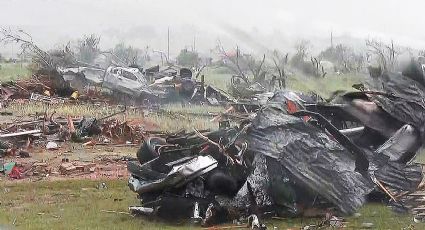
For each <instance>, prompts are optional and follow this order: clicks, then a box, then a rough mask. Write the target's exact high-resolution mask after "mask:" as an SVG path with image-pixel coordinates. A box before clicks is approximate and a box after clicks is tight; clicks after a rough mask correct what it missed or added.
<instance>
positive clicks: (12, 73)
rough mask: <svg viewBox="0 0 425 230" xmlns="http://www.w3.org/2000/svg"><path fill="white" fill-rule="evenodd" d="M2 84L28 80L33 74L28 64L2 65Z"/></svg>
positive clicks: (0, 71)
mask: <svg viewBox="0 0 425 230" xmlns="http://www.w3.org/2000/svg"><path fill="white" fill-rule="evenodd" d="M0 66H1V67H0V82H5V81H13V80H17V79H23V78H28V77H29V76H30V75H31V72H30V71H29V69H28V68H27V65H26V64H14V63H0Z"/></svg>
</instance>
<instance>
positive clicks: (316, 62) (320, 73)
mask: <svg viewBox="0 0 425 230" xmlns="http://www.w3.org/2000/svg"><path fill="white" fill-rule="evenodd" d="M310 61H311V64H312V65H313V75H314V76H316V77H325V76H326V74H327V73H326V72H325V68H324V67H323V65H322V64H320V61H321V60H320V58H319V57H311V58H310Z"/></svg>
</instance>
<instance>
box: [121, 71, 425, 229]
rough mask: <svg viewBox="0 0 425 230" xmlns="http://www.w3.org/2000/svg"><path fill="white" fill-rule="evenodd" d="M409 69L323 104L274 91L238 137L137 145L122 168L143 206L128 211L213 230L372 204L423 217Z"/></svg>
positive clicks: (197, 134)
mask: <svg viewBox="0 0 425 230" xmlns="http://www.w3.org/2000/svg"><path fill="white" fill-rule="evenodd" d="M416 67H417V66H413V67H412V68H413V70H415V71H405V72H403V73H382V74H381V75H380V76H379V78H376V79H372V82H371V83H370V84H367V85H362V86H361V88H360V89H361V90H360V91H357V92H349V93H344V94H340V95H339V96H336V97H335V98H333V100H330V101H325V100H323V101H319V102H317V101H318V99H317V98H314V97H311V98H310V100H305V99H308V98H307V97H306V96H305V95H304V96H303V95H300V94H298V93H295V92H291V91H278V92H276V93H274V94H273V96H271V97H270V98H269V99H268V100H267V101H266V102H265V103H264V104H261V106H260V107H259V109H258V110H257V111H256V112H252V113H250V115H249V116H245V117H244V118H245V119H241V120H240V121H239V125H238V126H236V127H227V128H223V129H220V130H218V131H198V130H193V132H180V133H175V134H169V135H150V136H149V135H148V136H146V137H144V142H143V144H142V146H141V147H140V149H139V150H138V152H137V158H138V162H137V161H134V162H129V163H128V170H129V172H130V174H131V177H130V178H129V183H128V185H129V187H130V189H131V190H132V191H134V192H135V193H137V194H138V197H139V198H140V200H141V205H140V206H131V207H130V211H131V212H132V213H135V214H142V215H148V216H159V217H162V218H173V219H175V218H178V217H180V218H191V219H192V220H194V221H196V222H201V223H202V225H203V226H211V225H215V224H218V223H222V222H226V221H232V220H239V219H241V218H248V219H249V218H251V219H252V218H253V217H256V218H257V217H259V218H260V219H261V218H264V217H267V216H285V217H288V216H289V217H292V216H300V215H303V213H306V212H308V210H312V209H314V210H321V212H319V213H322V214H324V213H326V212H329V211H330V212H333V213H337V214H340V215H351V214H354V213H355V212H356V211H357V210H358V209H359V208H360V207H361V206H362V205H364V204H365V202H366V201H367V198H368V197H371V196H372V195H373V196H374V197H380V198H381V199H386V200H387V201H388V204H389V205H390V206H391V207H393V208H394V209H395V210H397V211H402V212H410V213H413V214H415V215H416V216H419V217H420V216H422V214H421V212H422V210H423V208H421V207H422V205H423V204H424V202H423V200H424V196H425V195H424V193H423V192H422V190H423V189H424V183H423V166H422V165H421V164H419V163H415V162H414V161H413V160H414V157H415V156H416V154H417V152H418V150H419V148H420V147H421V146H422V142H423V140H424V139H423V137H424V132H425V126H424V124H425V122H424V121H423V119H425V116H424V113H425V102H424V100H423V99H424V98H425V97H424V96H425V95H424V94H425V77H424V73H423V71H416V70H419V69H417V68H416ZM303 98H304V99H303ZM314 101H316V102H315V103H312V102H314ZM253 215H254V216H253ZM260 225H261V224H258V226H259V227H260V228H263V227H264V226H260Z"/></svg>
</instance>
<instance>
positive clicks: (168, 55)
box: [167, 27, 170, 62]
mask: <svg viewBox="0 0 425 230" xmlns="http://www.w3.org/2000/svg"><path fill="white" fill-rule="evenodd" d="M167 62H170V27H168V31H167Z"/></svg>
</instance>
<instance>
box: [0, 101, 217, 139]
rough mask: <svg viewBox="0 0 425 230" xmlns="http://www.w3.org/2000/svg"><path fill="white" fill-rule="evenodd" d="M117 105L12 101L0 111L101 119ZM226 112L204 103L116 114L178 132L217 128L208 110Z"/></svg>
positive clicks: (111, 112)
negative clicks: (144, 119)
mask: <svg viewBox="0 0 425 230" xmlns="http://www.w3.org/2000/svg"><path fill="white" fill-rule="evenodd" d="M121 110H122V108H118V107H117V106H107V105H101V106H99V105H93V104H53V105H49V104H46V103H42V102H32V103H18V102H13V103H11V104H10V105H9V106H8V107H7V108H6V109H0V111H8V112H12V113H13V115H14V116H16V117H22V119H26V117H28V116H33V115H35V114H36V113H38V114H44V112H47V114H48V115H50V114H52V113H53V112H55V117H57V116H62V117H67V116H68V115H70V116H73V117H79V116H87V117H92V116H94V117H97V118H101V117H104V116H107V115H109V114H113V113H115V112H118V111H121ZM222 111H224V108H222V107H213V106H201V105H186V106H183V105H180V104H170V105H164V106H162V107H161V110H160V111H153V112H149V111H143V110H139V109H128V110H127V111H126V112H125V118H124V114H119V115H116V118H118V119H140V118H146V119H147V120H149V121H152V122H154V123H156V124H157V125H158V130H164V131H169V132H175V131H178V130H182V129H187V130H192V128H196V129H217V128H218V124H217V123H216V122H211V121H210V119H212V116H205V115H207V114H208V113H212V114H217V113H219V112H222Z"/></svg>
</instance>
